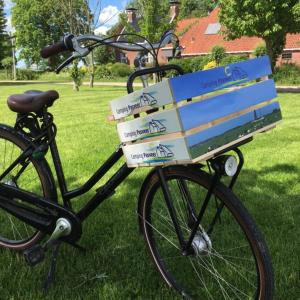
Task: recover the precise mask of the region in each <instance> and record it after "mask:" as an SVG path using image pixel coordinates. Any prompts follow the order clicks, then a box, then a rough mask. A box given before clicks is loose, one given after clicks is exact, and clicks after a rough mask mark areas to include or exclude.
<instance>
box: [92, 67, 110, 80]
mask: <svg viewBox="0 0 300 300" xmlns="http://www.w3.org/2000/svg"><path fill="white" fill-rule="evenodd" d="M95 78H96V79H103V78H106V79H112V78H113V75H112V73H111V70H110V67H109V66H108V65H100V66H97V67H96V70H95Z"/></svg>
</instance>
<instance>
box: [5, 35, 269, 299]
mask: <svg viewBox="0 0 300 300" xmlns="http://www.w3.org/2000/svg"><path fill="white" fill-rule="evenodd" d="M172 36H173V33H172V32H167V33H166V34H165V35H164V36H163V37H162V39H161V41H159V42H158V43H155V44H153V45H152V44H150V43H149V42H148V41H145V42H144V43H143V44H138V43H136V44H135V43H129V42H126V43H124V42H120V43H118V42H115V41H114V39H111V38H107V39H103V38H101V37H99V36H93V35H83V36H78V37H76V36H73V35H68V36H65V37H64V39H63V41H61V42H59V43H57V44H54V45H52V46H49V47H46V48H44V49H43V50H42V56H43V57H44V58H47V57H50V56H52V55H56V54H59V53H61V52H63V51H72V52H73V55H72V56H71V57H70V58H68V59H67V60H66V61H65V62H64V63H62V64H61V65H60V66H59V67H58V69H57V71H58V72H59V71H60V70H62V69H63V68H64V67H66V66H67V65H68V64H70V63H71V62H72V61H73V60H74V59H76V58H79V57H84V56H86V55H88V54H89V53H90V52H91V51H92V50H93V49H94V48H96V47H98V46H101V45H110V46H113V47H116V48H120V49H124V50H128V51H130V50H133V51H140V50H145V49H146V50H147V51H150V52H155V50H157V49H159V48H160V47H161V46H164V45H167V44H168V43H169V42H170V41H171V40H172ZM169 70H175V71H176V72H178V73H180V74H183V71H182V69H181V68H179V67H178V66H174V65H167V66H161V67H159V66H156V67H154V68H149V69H144V70H139V71H137V72H135V73H134V74H132V75H131V76H130V77H129V80H128V86H127V88H128V92H132V91H133V87H132V86H133V85H132V84H133V81H134V79H135V78H137V77H139V76H141V75H144V74H150V73H158V74H159V75H160V76H159V77H161V75H162V73H163V72H166V71H169ZM57 98H58V93H57V92H55V91H48V92H39V91H29V92H27V93H25V94H22V95H13V96H11V97H10V98H9V100H8V105H9V107H10V109H11V110H12V111H14V112H16V113H17V120H16V124H15V126H14V128H12V127H10V126H8V125H4V124H1V125H0V151H1V153H2V156H3V160H2V163H1V164H2V166H1V170H3V171H1V173H2V174H1V175H0V207H1V209H2V210H1V217H0V220H1V225H2V226H1V233H0V246H2V247H4V248H8V249H12V250H17V251H24V255H25V258H26V261H27V262H28V264H29V265H31V266H34V265H36V264H38V263H40V262H41V261H42V260H43V259H44V256H45V254H44V252H45V251H46V250H49V249H51V248H53V249H54V252H53V253H54V254H53V260H52V265H51V268H50V272H49V276H48V277H47V280H46V282H45V288H46V289H47V288H49V286H50V284H51V283H52V281H53V279H54V270H55V262H56V256H57V253H58V249H59V245H60V244H61V243H62V242H65V243H68V244H70V245H72V246H74V247H77V248H81V247H80V246H79V245H78V244H77V242H78V241H79V239H80V237H81V235H82V222H83V221H84V220H85V219H87V218H88V217H89V215H90V214H91V213H92V212H93V211H94V210H95V209H96V208H97V207H98V206H99V205H100V204H101V203H102V202H103V201H104V200H106V199H107V198H109V197H110V196H111V195H112V194H113V193H114V191H115V189H116V188H117V187H118V186H119V185H120V184H121V183H122V182H123V181H124V180H126V178H127V177H128V175H129V174H131V173H132V172H133V170H134V168H129V167H128V166H127V165H126V164H123V165H122V167H121V168H120V169H119V170H117V171H116V172H115V174H114V175H113V176H112V177H111V178H110V179H109V180H108V181H107V182H106V184H104V185H103V186H102V187H100V188H99V189H98V190H97V191H96V194H95V195H94V196H93V197H92V198H91V199H90V200H89V202H88V203H87V204H86V205H85V206H84V207H82V208H81V209H80V210H79V211H76V212H75V211H73V209H72V203H71V200H72V199H74V198H76V197H78V196H80V195H83V194H85V193H86V192H88V191H90V190H91V189H92V188H93V187H94V186H95V184H96V183H97V182H98V181H99V180H100V179H101V178H102V177H103V176H104V175H105V174H106V173H107V172H108V171H109V170H110V169H111V168H112V167H113V166H114V164H115V163H116V162H117V161H119V160H120V158H121V157H122V156H123V152H122V148H121V147H120V146H119V147H118V148H117V150H116V151H115V152H114V153H113V154H112V155H111V156H110V157H109V158H108V159H107V160H106V161H105V162H104V163H103V164H102V165H101V166H100V167H99V168H98V170H97V171H96V172H95V173H94V174H93V175H92V176H91V177H90V179H89V180H88V181H87V182H86V183H84V184H83V185H82V186H81V187H79V188H77V189H75V190H68V188H67V183H66V180H65V176H64V172H63V168H62V164H61V160H60V156H59V151H58V148H57V145H56V141H55V136H56V133H57V128H56V126H55V124H54V118H53V116H52V115H51V114H50V113H49V112H48V108H49V107H51V106H52V105H53V103H54V101H55V100H56V99H57ZM248 141H249V139H248V140H246V141H243V142H241V143H240V144H238V145H235V146H234V147H231V148H227V149H225V150H223V151H220V152H218V153H217V154H216V155H215V157H213V158H211V159H209V160H208V161H207V165H208V167H209V169H210V170H211V173H212V174H210V173H209V172H207V171H204V165H203V164H200V163H198V164H194V165H175V166H158V167H155V168H153V169H152V170H151V171H150V172H149V174H148V175H147V177H146V178H145V180H144V183H143V184H142V187H141V190H140V194H139V197H138V208H137V214H138V223H139V228H140V231H141V233H142V234H143V235H144V238H145V242H146V244H147V247H148V249H149V252H150V255H151V257H152V259H153V262H154V264H155V267H156V268H157V270H158V272H159V273H160V275H161V277H162V278H163V280H164V281H165V282H166V283H167V285H168V286H169V287H171V288H173V289H175V290H176V291H177V292H178V293H179V294H180V295H181V296H182V297H185V298H188V299H191V298H193V299H194V298H195V299H198V298H201V299H221V298H224V299H234V298H237V299H253V298H254V299H272V296H273V290H274V280H273V271H272V265H271V260H270V256H269V254H268V250H267V246H266V244H265V242H264V239H263V236H262V234H261V233H260V231H259V229H258V228H257V226H256V225H255V222H254V220H253V219H252V217H251V216H250V214H249V213H248V212H247V210H246V208H245V207H244V206H243V204H242V203H241V201H240V200H239V199H238V198H237V197H236V196H235V195H234V193H233V192H232V188H233V186H234V184H235V183H236V180H237V178H238V176H239V174H240V171H241V169H242V166H243V163H244V159H243V155H242V152H241V151H240V150H239V148H238V147H239V146H240V145H242V144H244V143H246V142H248ZM49 149H50V153H51V156H52V159H53V163H54V168H55V172H56V176H57V180H58V185H59V190H60V193H61V197H62V200H63V203H62V204H59V203H58V194H57V191H56V185H55V181H54V176H53V174H52V172H51V169H50V167H49V165H48V162H47V161H46V159H45V154H46V153H47V151H48V150H49ZM229 151H234V152H235V153H236V155H237V157H238V158H239V161H238V164H237V165H235V162H234V159H233V157H232V156H228V155H224V154H225V153H226V152H229ZM232 170H233V171H232ZM224 176H231V177H232V179H231V181H230V184H229V186H225V184H223V183H222V182H221V179H222V178H223V177H224ZM10 224H13V227H12V226H10ZM16 232H17V234H16ZM46 235H50V237H49V238H48V239H46V240H45V236H46Z"/></svg>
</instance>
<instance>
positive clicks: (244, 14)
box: [219, 0, 300, 70]
mask: <svg viewBox="0 0 300 300" xmlns="http://www.w3.org/2000/svg"><path fill="white" fill-rule="evenodd" d="M219 6H220V8H221V10H220V14H219V18H220V22H221V23H222V24H223V25H224V26H225V27H226V30H225V35H226V37H227V38H228V39H230V40H233V39H236V38H240V37H242V36H250V37H252V36H258V37H260V38H262V39H263V40H264V41H265V43H266V48H267V53H268V55H269V56H270V59H271V64H272V68H273V70H274V67H275V65H276V61H277V58H278V56H279V55H280V54H281V53H282V52H283V49H284V46H285V43H286V35H287V33H297V32H300V17H299V16H300V8H299V0H268V1H265V0H246V1H242V0H220V1H219Z"/></svg>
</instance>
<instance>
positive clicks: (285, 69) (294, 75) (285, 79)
mask: <svg viewBox="0 0 300 300" xmlns="http://www.w3.org/2000/svg"><path fill="white" fill-rule="evenodd" d="M274 80H275V81H276V82H280V83H281V84H298V85H300V67H299V66H297V65H295V64H283V65H281V66H280V67H277V68H276V69H275V73H274Z"/></svg>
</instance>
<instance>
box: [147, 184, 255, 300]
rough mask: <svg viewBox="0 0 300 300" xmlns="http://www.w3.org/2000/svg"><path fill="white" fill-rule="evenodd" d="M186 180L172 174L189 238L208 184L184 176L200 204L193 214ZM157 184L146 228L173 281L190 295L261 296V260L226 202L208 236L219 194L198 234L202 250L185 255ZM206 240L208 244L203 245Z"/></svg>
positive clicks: (175, 202)
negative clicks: (256, 256) (185, 190)
mask: <svg viewBox="0 0 300 300" xmlns="http://www.w3.org/2000/svg"><path fill="white" fill-rule="evenodd" d="M180 182H181V181H179V180H177V179H175V178H173V179H172V180H168V185H169V188H170V191H171V194H172V196H173V205H174V207H175V209H176V212H177V217H178V219H179V223H180V227H181V229H182V232H183V235H184V239H185V241H187V240H188V237H189V234H190V232H191V228H192V227H191V226H192V224H191V222H190V219H191V215H192V219H193V218H195V217H194V215H197V214H198V212H199V211H200V207H201V203H202V201H203V199H204V197H205V194H206V192H207V190H206V189H205V188H203V187H200V186H199V184H197V183H196V182H193V181H191V180H189V181H187V180H184V182H185V183H186V185H187V187H188V191H189V193H190V196H189V197H190V198H191V199H192V202H193V206H194V207H192V210H194V212H195V213H194V214H193V213H192V214H191V212H190V210H191V208H190V207H191V205H190V204H189V203H190V201H187V199H186V198H187V197H186V196H182V195H183V193H182V187H180V185H181V183H180ZM154 190H155V191H154V192H153V193H152V195H149V197H150V199H151V200H150V201H148V202H147V203H148V205H149V206H151V207H146V206H145V207H144V215H145V212H146V211H147V212H148V214H147V215H146V220H145V222H144V226H145V234H146V239H147V240H148V244H149V246H150V250H151V252H152V254H153V256H154V260H155V263H156V265H157V267H158V269H159V271H160V273H161V274H162V275H163V277H164V278H165V280H166V281H167V282H168V283H169V285H172V286H173V287H174V288H175V289H177V291H179V292H180V293H181V294H182V295H183V296H185V297H186V298H200V297H201V299H256V298H257V295H258V291H259V290H260V289H259V286H258V285H259V283H260V279H259V272H258V268H257V262H256V259H255V257H254V255H253V250H252V247H251V245H250V244H249V240H248V238H247V237H246V236H245V233H244V231H243V230H242V229H241V228H240V226H239V223H238V221H237V220H236V219H235V218H234V217H233V215H232V214H231V213H230V211H229V210H228V209H227V208H226V206H225V207H224V209H223V211H222V214H221V223H220V222H219V221H218V222H217V223H216V224H215V226H214V227H213V230H212V232H211V233H210V234H209V235H208V236H209V241H207V239H205V238H204V236H205V235H206V234H207V232H206V231H205V230H207V229H208V228H209V227H210V225H211V223H212V222H211V220H212V219H213V217H214V216H215V212H216V205H218V203H220V200H219V199H218V198H217V197H216V196H214V197H213V198H212V199H211V200H212V201H210V203H209V206H208V209H207V210H206V212H205V215H204V219H203V222H201V226H202V227H201V228H202V229H203V230H204V231H202V232H199V233H198V234H197V235H196V238H195V239H196V240H197V239H198V248H197V243H193V244H194V245H193V246H194V250H195V251H194V252H195V253H196V254H192V255H188V256H183V255H182V251H181V249H180V246H179V243H178V239H177V236H176V234H175V231H174V228H173V224H172V221H171V218H170V216H169V213H168V210H167V206H166V204H165V200H164V197H163V193H162V190H161V188H160V187H159V184H156V187H155V189H154ZM175 195H176V196H175ZM200 199H201V200H200ZM149 208H150V209H149ZM195 239H194V241H195ZM201 243H202V246H201V247H200V244H201ZM203 243H204V244H205V243H206V246H204V247H203ZM209 243H211V246H209ZM197 250H199V251H198V253H197ZM200 250H201V251H200ZM203 250H204V251H203Z"/></svg>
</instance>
